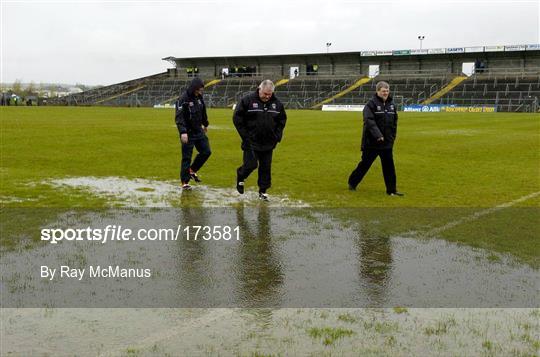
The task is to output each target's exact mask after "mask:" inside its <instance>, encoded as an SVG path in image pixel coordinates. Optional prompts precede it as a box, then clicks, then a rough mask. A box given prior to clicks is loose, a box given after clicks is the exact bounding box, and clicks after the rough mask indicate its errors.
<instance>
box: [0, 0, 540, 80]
mask: <svg viewBox="0 0 540 357" xmlns="http://www.w3.org/2000/svg"><path fill="white" fill-rule="evenodd" d="M0 2H1V12H2V13H1V27H2V33H1V41H2V44H1V76H2V78H1V81H2V82H12V81H14V80H16V79H20V80H22V81H23V82H30V81H34V82H36V83H39V82H62V83H76V82H77V83H84V84H111V83H115V82H120V81H125V80H129V79H133V78H137V77H142V76H146V75H150V74H154V73H158V72H162V71H164V70H165V69H166V68H167V67H170V65H169V64H168V63H167V62H165V61H162V60H161V58H163V57H166V56H176V57H199V56H224V55H229V56H234V55H252V54H287V53H314V52H325V51H326V47H325V43H326V42H332V46H331V52H343V51H364V50H392V49H410V48H418V39H417V37H418V35H421V34H422V35H425V36H426V38H425V40H424V44H423V47H424V48H435V47H462V46H478V45H509V44H532V43H539V42H540V41H539V32H540V28H539V26H540V22H539V11H540V6H539V0H529V1H497V0H495V1H493V0H492V1H485V0H473V1H448V0H447V1H441V0H432V1H352V0H349V1H317V0H310V1H295V0H268V1H182V0H178V1H155V2H154V1H153V2H150V1H73V0H72V1H38V0H36V1H17V0H12V1H10V0H0Z"/></svg>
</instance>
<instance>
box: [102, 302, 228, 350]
mask: <svg viewBox="0 0 540 357" xmlns="http://www.w3.org/2000/svg"><path fill="white" fill-rule="evenodd" d="M235 312H236V309H230V308H228V309H225V308H222V309H213V310H210V311H208V312H206V313H205V314H204V315H202V316H200V317H197V318H188V319H187V320H186V321H185V322H186V323H187V324H185V325H181V326H179V327H172V328H167V329H164V330H161V331H159V332H157V333H154V334H152V335H150V336H148V337H146V338H143V339H142V340H139V342H137V343H134V344H128V345H125V346H123V347H119V348H117V349H115V350H112V351H107V352H103V353H101V354H99V356H100V357H101V356H116V355H121V354H123V353H125V351H126V349H127V348H128V347H130V348H136V349H144V348H147V347H149V346H153V345H155V344H156V343H158V342H161V341H164V340H167V339H169V338H172V337H175V336H179V335H183V334H185V333H187V332H192V331H197V330H199V331H202V329H204V327H205V326H208V325H210V324H211V323H213V322H215V321H216V320H221V319H224V318H227V317H230V316H231V315H233V314H234V313H235Z"/></svg>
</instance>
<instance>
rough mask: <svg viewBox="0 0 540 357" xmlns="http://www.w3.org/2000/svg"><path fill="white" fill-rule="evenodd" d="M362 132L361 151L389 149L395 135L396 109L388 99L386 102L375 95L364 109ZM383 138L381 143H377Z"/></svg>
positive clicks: (389, 98)
mask: <svg viewBox="0 0 540 357" xmlns="http://www.w3.org/2000/svg"><path fill="white" fill-rule="evenodd" d="M363 114H364V130H363V133H362V150H365V149H391V148H392V147H393V146H394V141H395V140H396V135H397V121H398V114H397V108H396V106H395V105H394V102H393V101H392V97H390V96H389V97H388V98H387V99H386V102H383V100H382V99H381V98H380V97H379V96H378V95H377V94H375V95H374V96H373V98H371V99H370V100H369V102H368V103H367V104H366V106H365V107H364V113H363ZM380 137H384V141H383V142H379V141H377V139H378V138H380Z"/></svg>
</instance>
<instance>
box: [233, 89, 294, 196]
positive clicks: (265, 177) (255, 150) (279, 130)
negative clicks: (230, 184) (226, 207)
mask: <svg viewBox="0 0 540 357" xmlns="http://www.w3.org/2000/svg"><path fill="white" fill-rule="evenodd" d="M286 121H287V115H286V114H285V108H284V107H283V104H281V102H280V101H279V99H277V98H276V96H275V95H274V83H272V81H271V80H269V79H266V80H264V81H262V83H261V84H260V85H259V88H257V90H256V91H254V92H252V93H250V94H248V95H246V96H245V97H243V98H242V99H241V100H240V101H239V102H238V104H237V105H236V108H235V111H234V116H233V122H234V126H235V127H236V130H237V131H238V134H240V138H241V139H242V151H243V163H242V166H240V167H239V168H238V169H237V170H236V189H237V190H238V192H239V193H241V194H243V193H244V181H245V180H246V179H247V178H248V176H249V175H250V174H251V173H252V172H253V170H255V169H256V168H257V166H258V167H259V172H258V174H259V178H258V181H257V184H258V186H259V199H261V200H263V201H268V194H267V193H266V190H267V189H269V188H270V186H271V181H272V174H271V168H272V153H273V150H274V148H275V147H276V145H277V143H279V142H280V141H281V138H282V137H283V129H284V128H285V123H286Z"/></svg>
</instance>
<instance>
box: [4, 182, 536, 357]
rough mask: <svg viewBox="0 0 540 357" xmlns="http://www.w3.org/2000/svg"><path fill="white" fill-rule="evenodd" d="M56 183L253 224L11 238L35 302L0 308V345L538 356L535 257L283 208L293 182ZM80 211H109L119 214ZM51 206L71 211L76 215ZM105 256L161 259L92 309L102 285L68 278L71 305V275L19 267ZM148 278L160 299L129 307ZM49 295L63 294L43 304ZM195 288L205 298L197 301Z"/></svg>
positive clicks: (159, 351) (8, 285)
mask: <svg viewBox="0 0 540 357" xmlns="http://www.w3.org/2000/svg"><path fill="white" fill-rule="evenodd" d="M48 184H50V185H53V186H54V187H57V188H58V189H59V190H70V189H83V190H86V191H87V192H88V194H92V195H98V196H102V197H104V198H106V199H107V200H108V201H109V202H110V203H111V206H113V207H118V206H126V207H159V208H168V207H175V206H179V205H181V206H183V205H186V204H187V205H190V206H198V207H208V208H209V209H210V208H211V207H224V206H230V209H227V210H223V209H222V210H217V211H209V212H214V213H215V212H218V213H219V214H217V213H215V214H217V216H219V217H221V219H222V220H223V221H224V222H232V223H233V224H238V225H240V226H242V231H243V232H244V236H243V239H242V240H241V241H240V242H231V243H230V244H226V245H223V244H221V245H220V244H215V242H212V243H213V244H206V245H201V244H199V245H186V244H185V242H184V243H182V245H181V248H182V249H178V245H170V244H160V245H155V244H153V245H150V246H149V245H145V244H147V243H148V242H145V243H144V244H141V245H137V244H133V245H129V246H122V247H121V249H119V247H118V246H114V245H107V244H102V245H95V244H91V243H86V244H83V245H77V246H76V248H74V246H73V245H71V244H69V243H70V242H62V243H60V244H58V245H51V244H45V245H38V246H35V247H33V248H31V249H20V250H19V249H18V250H13V251H9V252H5V253H3V254H2V285H1V289H2V296H3V299H4V302H3V306H6V301H9V302H13V301H14V300H9V297H10V296H12V295H13V294H15V295H16V296H19V297H21V296H22V297H23V300H22V301H21V300H20V301H19V303H21V304H22V305H20V306H27V307H28V306H30V307H33V308H14V307H12V306H15V304H14V305H12V306H10V307H8V308H3V309H2V311H1V312H2V316H1V322H2V323H1V331H0V332H1V335H0V338H1V342H2V343H1V351H0V352H1V353H0V354H1V355H20V356H27V355H60V356H63V355H74V354H75V355H104V356H123V355H128V356H132V355H142V356H144V355H216V354H220V355H242V356H244V355H245V356H251V355H368V356H369V355H398V356H410V355H422V356H424V355H443V356H463V355H496V356H535V355H538V352H539V349H540V340H539V335H540V325H539V321H540V310H539V309H538V308H537V307H538V299H537V298H536V296H538V292H539V291H538V289H539V284H538V270H537V269H535V268H532V267H530V266H528V265H526V264H522V263H520V262H518V261H516V260H515V259H513V258H512V257H510V256H507V255H502V254H496V253H493V252H490V251H485V250H482V249H473V248H470V247H467V246H461V245H457V244H454V243H450V242H447V241H445V240H440V239H436V237H432V239H428V240H420V239H416V238H414V237H411V236H410V234H403V235H394V236H391V237H389V238H382V237H377V236H370V235H369V234H368V233H366V231H365V230H364V229H363V227H362V226H361V224H357V225H355V224H350V223H347V224H345V223H343V222H342V221H340V220H337V219H336V218H335V217H333V216H332V215H331V214H330V213H329V212H322V213H321V212H315V211H314V212H311V211H308V212H309V213H306V214H291V211H287V210H284V209H293V210H294V209H297V208H298V207H305V208H306V209H307V207H308V205H307V204H305V203H304V202H300V201H292V200H290V199H288V198H287V197H284V196H273V197H272V200H271V202H270V205H269V207H268V209H267V205H266V204H263V205H261V203H259V202H258V201H257V199H256V193H254V192H249V193H248V194H246V195H245V196H244V197H239V195H238V194H237V193H236V192H235V191H234V190H233V189H230V190H224V189H215V188H211V187H207V186H197V187H196V188H195V190H194V191H192V192H186V193H182V192H181V191H180V189H179V187H178V185H177V183H174V182H159V181H152V180H141V179H139V180H128V179H123V178H118V177H108V178H107V177H106V178H93V177H79V178H67V179H58V180H50V181H48ZM115 214H119V213H117V212H116V213H115ZM182 214H183V215H189V214H190V213H189V211H184V212H183V213H182ZM489 214H490V212H486V213H482V214H480V215H477V216H484V215H489ZM209 215H210V216H212V215H211V214H210V213H209ZM217 216H215V217H217ZM160 217H161V218H162V220H164V221H167V219H171V217H169V216H167V215H166V214H165V215H164V216H160ZM182 217H183V216H182ZM182 217H180V218H178V217H176V218H175V219H183V218H182ZM468 217H471V216H469V215H468V216H465V218H464V219H463V221H464V222H469V221H470V220H469V218H468ZM154 218H155V217H154ZM77 219H82V221H84V222H85V224H96V225H97V224H101V225H106V224H110V223H114V222H118V219H119V218H118V216H115V215H114V214H113V215H109V216H107V218H106V219H104V218H103V217H99V222H98V221H95V217H94V216H91V215H88V216H85V217H78V218H77ZM93 219H94V221H93ZM124 219H125V217H124ZM55 220H56V224H57V225H60V226H61V225H62V224H66V222H70V224H73V217H72V216H69V215H68V216H66V215H60V216H56V218H55ZM207 220H208V217H207ZM210 220H211V221H212V222H216V221H215V220H212V219H210ZM460 222H461V221H460V217H457V219H455V220H453V221H452V222H449V223H448V225H449V226H452V227H454V226H455V225H458V224H461V223H460ZM146 223H148V222H146ZM139 224H143V225H144V221H143V223H141V222H139ZM213 224H215V223H213ZM440 227H442V228H436V229H434V230H432V232H435V233H440V231H441V229H445V228H444V227H446V225H442V226H440ZM437 229H438V230H437ZM149 248H150V249H149ZM111 258H114V261H115V263H116V264H122V265H126V264H140V263H145V264H146V263H148V264H150V265H152V264H154V263H159V264H156V268H157V269H159V268H161V269H162V271H161V272H160V274H157V276H156V277H154V278H152V279H150V281H149V284H147V285H144V284H138V285H137V284H136V285H135V286H132V285H129V284H128V285H122V283H121V282H118V281H113V282H111V284H112V285H110V286H107V285H106V287H107V288H110V290H109V291H110V292H111V293H110V294H109V295H103V296H104V298H103V296H101V297H102V298H103V299H102V300H101V301H100V302H99V303H98V304H97V305H96V306H97V307H96V308H92V309H88V308H84V307H85V306H90V304H89V301H92V299H93V297H92V295H89V294H87V291H85V290H84V289H81V290H77V289H73V290H70V294H69V298H70V299H71V300H69V299H68V300H69V301H68V302H67V303H64V305H62V303H58V301H60V300H61V299H59V298H61V297H62V291H63V290H62V289H64V288H70V289H71V288H72V287H73V285H69V284H68V283H63V284H59V285H53V284H52V283H47V282H46V281H45V282H44V281H43V279H40V278H39V277H36V276H35V275H32V274H27V275H25V272H29V271H34V270H35V269H36V268H37V266H38V265H40V264H41V262H42V261H43V260H44V259H46V260H48V261H49V262H52V263H53V264H60V263H62V262H68V263H69V264H72V265H77V264H79V265H81V264H82V265H87V264H91V263H93V262H94V261H95V262H98V263H100V259H103V262H102V263H101V264H104V262H105V261H107V259H109V260H110V259H111ZM208 267H212V269H207V268H208ZM28 269H29V270H28ZM81 286H82V287H85V286H86V287H88V285H84V284H83V285H81ZM90 287H91V286H90ZM115 289H117V290H115ZM130 289H131V290H130ZM118 291H121V292H122V294H117V292H118ZM141 291H142V292H144V293H145V294H143V297H146V298H150V299H154V301H159V303H158V304H157V305H156V306H158V307H160V308H135V307H138V306H141V304H138V303H140V300H139V301H137V300H136V298H137V297H138V295H137V292H141ZM98 293H99V291H98ZM9 294H11V295H9ZM55 294H58V295H55ZM77 294H79V295H77ZM98 295H99V294H98ZM6 296H7V297H8V299H6ZM66 296H67V295H65V296H63V297H64V298H65V297H66ZM45 297H48V298H51V297H53V299H51V301H52V302H56V305H55V304H54V303H52V304H51V305H50V306H62V307H63V308H57V307H49V308H41V307H40V308H38V307H37V305H38V302H39V301H43V299H44V298H45ZM139 297H140V296H139ZM171 297H182V299H181V301H182V303H180V304H179V303H177V300H174V299H173V300H171V299H170V298H171ZM222 297H226V299H221V298H222ZM77 299H78V301H79V304H77V303H74V302H73V301H77ZM85 299H86V300H85ZM160 299H162V300H160ZM197 299H201V300H200V301H204V303H203V304H202V306H203V307H204V308H193V306H197ZM96 300H98V298H97V297H96ZM113 300H114V301H115V302H116V305H114V304H111V301H113ZM133 300H134V301H135V303H132V304H131V305H130V301H132V302H133ZM172 301H176V304H175V303H172ZM106 306H125V307H126V308H122V309H119V308H104V307H106ZM236 306H257V307H258V308H237V307H236ZM343 306H347V307H349V308H338V307H343ZM373 306H377V307H376V308H373ZM399 306H412V308H411V307H409V308H403V307H399ZM433 306H436V307H438V308H431V307H433ZM66 307H67V308H66ZM161 307H162V308H161ZM165 307H167V308H165ZM210 307H211V308H210ZM313 307H318V308H313ZM323 307H324V308H323ZM353 307H362V308H353ZM428 307H430V308H428ZM446 307H453V308H446ZM493 307H497V308H493Z"/></svg>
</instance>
